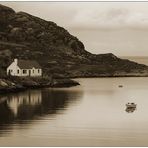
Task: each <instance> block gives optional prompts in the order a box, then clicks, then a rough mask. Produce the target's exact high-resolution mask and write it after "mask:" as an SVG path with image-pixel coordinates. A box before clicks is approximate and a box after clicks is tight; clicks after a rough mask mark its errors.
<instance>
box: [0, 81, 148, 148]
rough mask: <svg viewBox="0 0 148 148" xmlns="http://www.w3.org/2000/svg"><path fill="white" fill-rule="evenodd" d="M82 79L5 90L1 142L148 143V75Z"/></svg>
mask: <svg viewBox="0 0 148 148" xmlns="http://www.w3.org/2000/svg"><path fill="white" fill-rule="evenodd" d="M77 80H78V81H79V82H80V83H81V86H77V87H71V88H63V89H50V88H49V89H41V90H28V91H24V92H21V93H15V94H9V95H4V96H0V146H148V78H95V79H94V78H92V79H90V78H89V79H77ZM118 85H123V87H122V88H119V87H118ZM127 102H135V103H136V104H137V109H136V110H134V111H133V112H132V113H130V112H127V111H126V107H125V104H126V103H127Z"/></svg>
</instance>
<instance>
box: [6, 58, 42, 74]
mask: <svg viewBox="0 0 148 148" xmlns="http://www.w3.org/2000/svg"><path fill="white" fill-rule="evenodd" d="M7 75H11V76H20V77H21V76H31V77H37V76H42V68H41V66H40V65H39V64H38V63H37V62H36V61H30V60H20V59H14V61H13V62H12V63H11V64H10V65H9V66H8V68H7Z"/></svg>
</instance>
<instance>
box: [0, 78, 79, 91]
mask: <svg viewBox="0 0 148 148" xmlns="http://www.w3.org/2000/svg"><path fill="white" fill-rule="evenodd" d="M77 85H80V84H79V83H78V82H76V81H74V80H71V79H51V78H29V77H26V78H25V77H24V78H19V77H13V78H7V79H0V94H4V93H9V92H18V91H23V90H27V89H38V88H47V87H51V88H55V87H56V88H57V87H60V88H61V87H72V86H77Z"/></svg>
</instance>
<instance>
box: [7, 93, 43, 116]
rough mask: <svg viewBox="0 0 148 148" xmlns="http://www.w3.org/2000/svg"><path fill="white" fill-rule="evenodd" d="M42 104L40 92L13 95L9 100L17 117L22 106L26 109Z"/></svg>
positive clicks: (9, 104)
mask: <svg viewBox="0 0 148 148" xmlns="http://www.w3.org/2000/svg"><path fill="white" fill-rule="evenodd" d="M41 102H42V94H41V91H39V90H38V91H36V90H34V91H27V92H25V93H20V94H17V95H12V96H11V97H10V98H9V99H7V104H8V106H9V108H10V109H12V111H13V113H14V114H15V115H17V113H18V109H19V107H20V106H25V108H27V107H29V106H31V107H32V108H33V106H38V105H40V104H41Z"/></svg>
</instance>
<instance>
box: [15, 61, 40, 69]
mask: <svg viewBox="0 0 148 148" xmlns="http://www.w3.org/2000/svg"><path fill="white" fill-rule="evenodd" d="M17 65H18V66H19V68H21V69H32V68H33V67H34V68H36V69H40V68H41V66H40V65H39V64H38V63H37V62H36V61H32V60H19V59H18V62H17Z"/></svg>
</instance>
